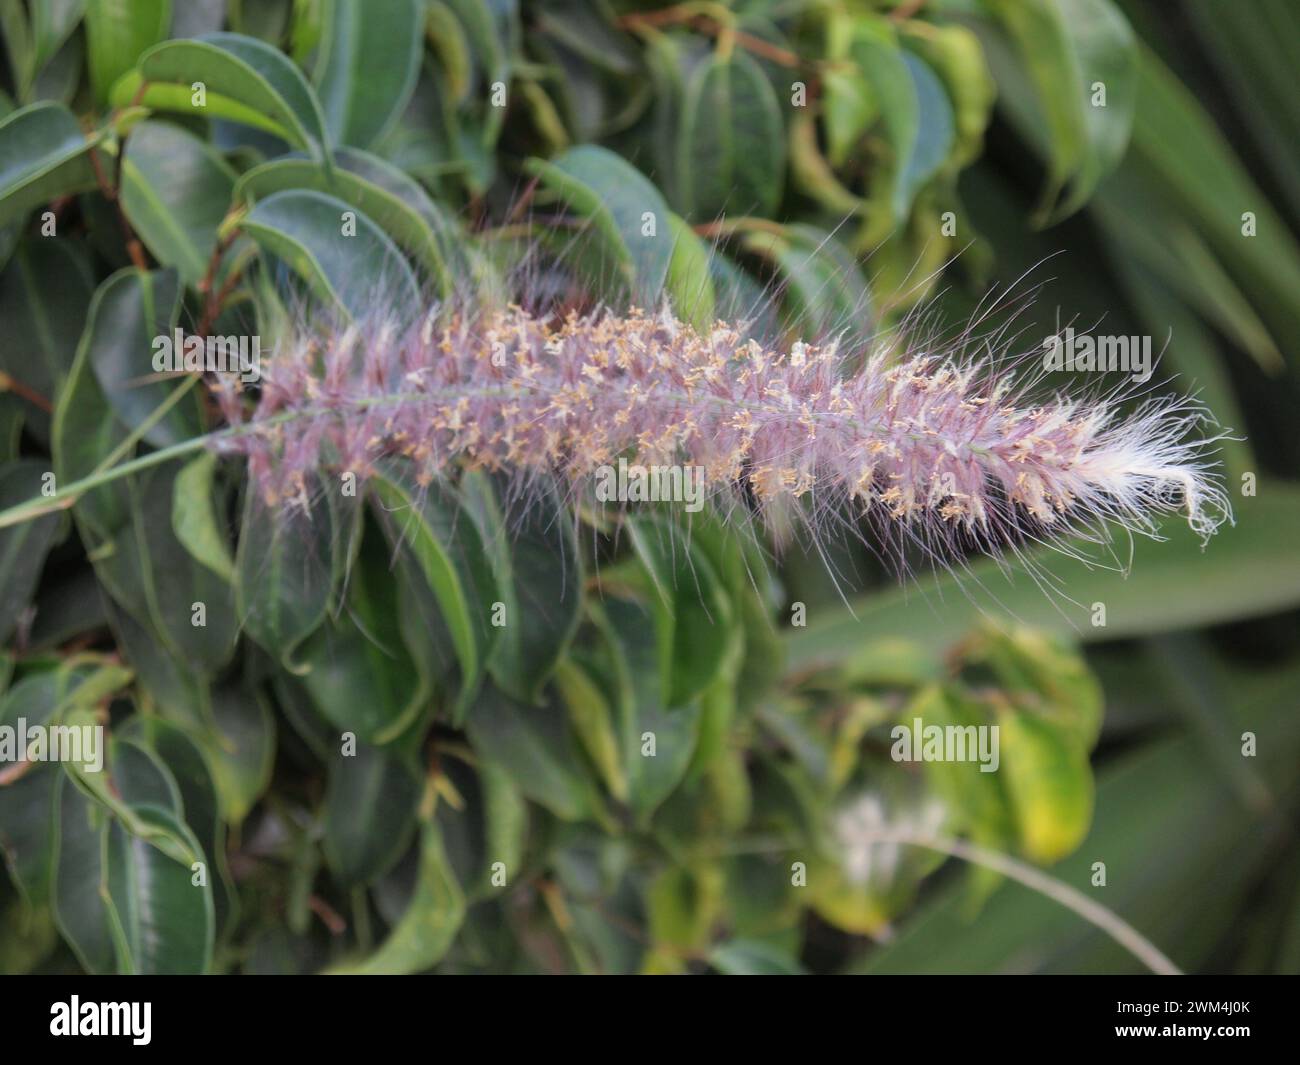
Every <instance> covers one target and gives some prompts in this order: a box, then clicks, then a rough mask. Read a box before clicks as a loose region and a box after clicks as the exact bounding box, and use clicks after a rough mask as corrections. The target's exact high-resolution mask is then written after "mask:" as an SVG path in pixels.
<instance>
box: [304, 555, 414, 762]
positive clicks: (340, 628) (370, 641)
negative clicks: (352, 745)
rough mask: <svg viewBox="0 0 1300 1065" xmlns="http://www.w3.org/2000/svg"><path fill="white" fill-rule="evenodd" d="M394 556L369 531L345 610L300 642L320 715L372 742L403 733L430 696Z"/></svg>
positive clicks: (350, 576)
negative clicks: (404, 615) (406, 621)
mask: <svg viewBox="0 0 1300 1065" xmlns="http://www.w3.org/2000/svg"><path fill="white" fill-rule="evenodd" d="M390 559H391V556H390V553H389V551H388V549H387V546H386V545H385V543H384V541H383V539H382V538H381V537H379V536H378V535H376V531H375V530H371V531H370V532H369V533H368V534H367V535H365V536H363V538H362V542H361V550H360V554H359V555H358V557H357V559H356V560H355V562H354V563H353V565H352V567H351V570H350V571H349V573H348V581H347V599H346V602H345V604H344V605H345V611H344V612H343V613H342V614H341V615H340V616H339V617H338V618H337V619H335V618H331V619H330V620H329V621H328V622H327V623H326V624H325V625H324V626H323V627H322V628H320V629H319V630H317V631H316V632H315V633H314V634H313V635H312V636H311V637H310V638H309V639H308V640H307V642H306V643H304V644H303V646H302V651H301V655H300V657H301V660H302V663H303V665H304V666H305V667H306V668H305V672H304V673H303V681H302V683H303V686H304V687H305V688H306V689H307V692H308V694H310V695H311V698H312V702H313V703H314V704H315V706H316V709H317V710H318V711H319V712H320V714H321V715H322V716H323V717H324V718H326V719H327V720H328V721H330V722H331V723H332V724H333V725H335V726H336V727H337V728H338V729H340V730H342V731H348V732H353V733H355V734H356V736H357V738H358V739H360V740H363V741H365V742H366V743H374V744H382V743H388V742H389V741H391V740H393V739H395V738H396V737H398V736H400V735H401V734H402V733H403V732H404V731H406V729H407V728H408V727H409V726H410V725H411V724H412V722H414V721H415V719H416V718H417V717H418V715H419V714H420V712H421V710H423V709H424V707H425V705H426V703H427V702H428V699H429V685H428V682H427V678H426V675H425V671H424V670H423V669H421V668H420V666H419V664H418V663H417V662H416V660H415V659H414V658H413V657H412V652H411V650H410V649H409V648H408V647H407V644H406V641H405V639H404V635H403V632H402V628H401V625H400V622H399V611H398V608H397V601H398V587H397V581H396V579H395V576H394V574H393V573H392V572H391V570H390V568H389V566H390Z"/></svg>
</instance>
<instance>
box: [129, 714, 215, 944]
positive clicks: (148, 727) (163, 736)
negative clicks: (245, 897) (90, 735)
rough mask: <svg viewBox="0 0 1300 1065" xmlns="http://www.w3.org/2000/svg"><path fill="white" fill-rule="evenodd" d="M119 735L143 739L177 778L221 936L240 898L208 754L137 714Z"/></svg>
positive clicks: (180, 733)
mask: <svg viewBox="0 0 1300 1065" xmlns="http://www.w3.org/2000/svg"><path fill="white" fill-rule="evenodd" d="M119 735H121V736H124V737H138V738H139V740H140V742H142V743H143V744H144V745H145V746H146V747H148V748H149V750H150V751H152V752H153V753H154V755H155V756H156V757H157V758H158V760H159V761H160V762H161V763H162V764H163V766H165V767H166V769H167V770H168V772H170V773H171V776H172V779H173V780H174V781H175V783H176V787H177V789H178V790H179V792H180V799H181V807H182V809H184V811H185V823H186V825H188V826H189V828H190V830H191V831H192V832H193V833H194V838H195V839H196V840H197V841H198V843H199V846H200V847H201V848H202V850H203V854H204V857H205V858H206V859H207V863H208V870H209V876H208V879H209V881H212V882H213V892H212V902H213V913H214V917H215V921H216V929H217V932H218V933H220V931H221V929H222V928H223V927H225V925H226V923H227V922H228V921H229V920H230V919H231V918H232V917H233V916H234V911H235V909H236V905H237V897H236V895H235V892H234V888H233V886H232V885H231V882H230V873H229V870H228V869H227V867H226V831H225V825H224V823H223V822H222V820H221V810H220V804H219V803H220V801H219V799H218V796H217V787H216V783H215V781H214V780H213V776H212V772H211V770H210V769H209V768H208V762H207V760H206V758H205V756H204V754H203V751H202V749H201V748H200V746H199V744H198V743H197V742H196V741H195V740H193V739H192V738H191V737H190V736H189V735H187V734H186V732H185V731H184V730H183V729H181V728H180V727H179V726H177V725H173V724H171V723H170V722H168V721H164V720H162V719H161V718H159V717H155V716H153V715H144V714H137V715H136V716H134V717H132V718H131V719H130V720H129V721H128V722H127V723H126V726H125V728H123V729H122V730H119ZM213 873H215V874H216V880H215V881H214V880H213V875H212V874H213ZM218 885H219V888H220V890H218Z"/></svg>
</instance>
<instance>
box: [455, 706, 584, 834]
mask: <svg viewBox="0 0 1300 1065" xmlns="http://www.w3.org/2000/svg"><path fill="white" fill-rule="evenodd" d="M466 728H467V730H468V732H469V738H470V742H471V743H472V744H473V746H474V750H475V752H476V753H477V754H478V755H479V756H480V757H481V758H482V759H483V760H484V761H485V762H487V763H488V764H490V765H494V766H497V767H499V768H500V769H501V770H502V771H504V772H505V773H506V774H508V776H509V777H510V779H511V780H513V781H514V783H515V785H516V786H517V787H518V788H519V790H520V791H521V792H523V794H524V795H526V796H527V797H528V798H530V799H532V800H533V801H534V802H536V803H540V804H541V805H542V806H545V807H546V808H547V809H548V810H550V811H551V812H552V813H553V814H555V816H556V817H560V818H563V819H564V820H566V821H576V820H579V819H581V818H582V817H584V816H586V815H588V814H589V813H590V812H591V810H592V801H593V797H592V794H591V791H592V789H591V786H590V784H589V782H588V781H587V780H586V779H584V777H583V776H582V775H581V770H580V766H581V762H580V758H579V754H578V747H577V743H576V742H575V737H574V734H573V731H572V729H571V728H570V727H569V723H568V719H567V717H566V715H565V712H564V710H562V709H561V708H560V707H559V706H556V705H553V704H544V705H542V706H527V705H525V704H524V703H519V702H516V701H515V700H513V699H511V698H510V697H509V696H508V695H506V694H505V693H503V692H500V691H498V690H497V689H496V688H495V687H493V686H492V685H491V684H487V685H485V686H484V687H483V690H482V691H481V692H479V696H478V699H477V700H476V701H475V703H474V709H473V712H472V713H471V714H470V715H469V719H468V721H467V722H466Z"/></svg>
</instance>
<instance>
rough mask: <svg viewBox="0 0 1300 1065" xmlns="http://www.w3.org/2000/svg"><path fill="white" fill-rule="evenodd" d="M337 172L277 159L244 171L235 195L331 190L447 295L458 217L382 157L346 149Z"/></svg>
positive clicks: (254, 196)
mask: <svg viewBox="0 0 1300 1065" xmlns="http://www.w3.org/2000/svg"><path fill="white" fill-rule="evenodd" d="M335 161H336V163H337V166H336V167H335V169H334V170H333V171H327V170H325V169H324V168H323V167H322V166H320V164H318V163H315V162H312V161H311V160H307V159H273V160H271V161H270V162H267V163H263V164H262V165H261V166H256V167H254V168H253V169H251V170H249V171H247V172H246V173H245V174H243V175H241V177H240V179H239V182H238V184H237V185H236V186H235V198H236V199H240V200H250V201H253V200H259V199H263V198H265V197H267V196H271V195H273V194H275V193H277V192H282V191H285V190H287V189H312V190H315V191H317V192H323V193H329V194H330V195H332V196H337V197H338V198H339V199H341V200H343V201H345V202H346V203H348V204H350V205H351V206H352V207H354V208H356V209H357V210H358V211H359V212H361V213H362V214H364V215H366V216H367V217H369V218H370V219H371V220H372V221H373V222H374V223H375V224H376V225H378V226H379V227H380V228H382V229H383V230H384V232H385V233H387V234H388V236H390V237H392V239H393V242H394V243H395V244H397V246H398V247H400V248H401V249H402V250H403V251H404V252H406V253H407V254H408V255H409V256H410V257H411V258H412V259H413V260H415V262H416V264H417V265H419V266H420V268H421V270H422V271H423V272H424V274H425V275H426V276H427V277H428V278H430V279H431V280H432V281H433V282H434V284H435V285H436V287H437V289H438V291H439V292H440V293H442V294H443V295H447V294H449V293H450V291H451V286H452V280H453V278H452V265H453V264H454V263H455V262H456V261H457V260H458V258H459V256H458V251H459V249H458V248H457V246H456V245H457V243H458V242H459V240H460V237H459V234H458V232H457V227H456V225H455V223H454V221H453V220H452V219H451V218H450V217H449V216H448V215H447V214H446V212H445V211H443V209H442V208H440V207H439V206H438V205H437V204H436V203H435V202H434V201H433V200H432V199H431V198H430V197H429V194H428V193H427V192H425V191H424V189H423V188H421V187H420V185H419V184H418V183H416V182H415V181H413V180H412V179H411V178H409V177H408V176H407V175H406V174H404V173H403V172H402V171H401V170H399V169H397V168H396V167H394V166H392V165H391V164H390V163H388V162H385V161H384V160H383V159H380V158H378V157H377V156H373V155H370V154H369V153H367V152H362V151H358V150H356V149H349V148H345V149H342V150H340V151H339V153H338V155H337V157H336V160H335Z"/></svg>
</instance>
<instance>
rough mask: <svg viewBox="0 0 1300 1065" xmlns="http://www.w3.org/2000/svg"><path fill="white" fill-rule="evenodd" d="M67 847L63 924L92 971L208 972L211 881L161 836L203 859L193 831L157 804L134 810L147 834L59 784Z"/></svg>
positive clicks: (60, 865)
mask: <svg viewBox="0 0 1300 1065" xmlns="http://www.w3.org/2000/svg"><path fill="white" fill-rule="evenodd" d="M59 792H60V794H59V809H60V815H59V816H60V826H61V827H60V846H59V855H58V859H57V864H56V895H55V898H56V903H55V913H56V920H57V921H58V924H59V928H60V931H61V932H62V933H63V935H64V937H65V939H67V940H68V942H69V944H70V945H71V946H72V948H73V950H74V951H75V952H76V953H77V956H78V958H79V959H80V960H81V961H82V963H83V964H84V965H85V966H86V968H87V969H88V970H89V971H91V972H93V973H104V972H114V971H115V972H122V973H157V974H167V975H171V974H182V973H201V972H205V971H207V970H208V968H209V967H210V966H211V962H212V945H213V934H214V933H213V929H214V917H213V908H212V890H211V887H210V886H196V885H194V884H193V883H192V882H191V880H192V877H193V873H192V872H191V868H190V864H191V863H187V862H184V861H182V860H178V858H177V857H175V856H173V855H172V854H169V853H165V852H164V850H163V849H161V848H160V846H159V843H158V841H159V840H165V841H166V842H167V844H168V845H169V847H170V849H172V850H174V851H175V852H177V853H178V854H179V853H185V854H187V855H188V856H190V857H191V858H194V859H195V860H197V856H199V855H201V854H202V851H201V849H200V848H199V846H198V843H197V841H196V840H195V839H194V837H193V834H192V833H191V832H190V831H189V829H188V828H186V827H185V825H184V824H183V823H181V822H180V821H179V820H177V818H176V817H175V816H174V815H173V814H171V813H169V812H167V811H166V810H163V809H161V808H159V807H157V806H152V805H145V806H140V807H138V808H134V809H133V811H132V813H133V816H134V818H135V819H136V824H137V825H138V826H140V827H143V828H146V829H147V830H148V831H149V833H150V837H149V838H144V837H142V836H140V835H138V834H136V833H134V832H133V831H132V830H130V829H128V828H127V827H125V826H124V825H123V823H122V822H121V820H119V819H118V818H117V817H116V816H115V815H114V814H112V813H111V812H110V811H109V810H108V809H107V808H106V807H104V806H103V805H100V804H98V803H96V802H94V801H93V800H91V799H89V798H87V796H86V795H85V794H84V793H83V792H82V791H80V790H79V789H78V788H77V787H76V786H75V785H74V784H73V782H72V779H71V777H67V778H66V779H64V780H63V781H62V784H61V786H60V789H59Z"/></svg>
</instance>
